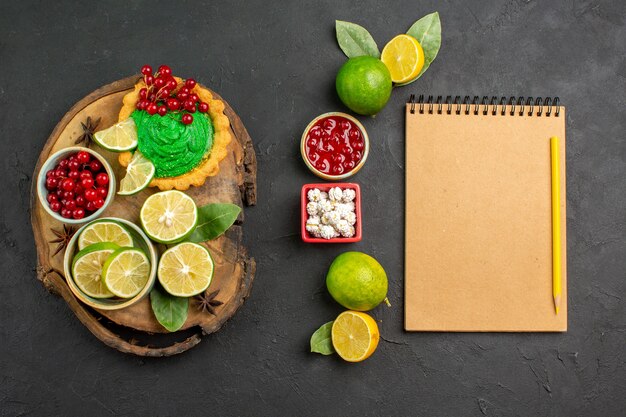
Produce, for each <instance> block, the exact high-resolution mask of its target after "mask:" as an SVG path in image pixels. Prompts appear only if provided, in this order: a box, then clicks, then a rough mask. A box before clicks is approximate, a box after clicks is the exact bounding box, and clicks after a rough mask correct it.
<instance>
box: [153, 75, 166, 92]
mask: <svg viewBox="0 0 626 417" xmlns="http://www.w3.org/2000/svg"><path fill="white" fill-rule="evenodd" d="M153 85H154V88H156V89H159V88H161V87H163V86H164V85H165V80H164V79H163V78H161V77H159V78H157V79H156V80H154V84H153Z"/></svg>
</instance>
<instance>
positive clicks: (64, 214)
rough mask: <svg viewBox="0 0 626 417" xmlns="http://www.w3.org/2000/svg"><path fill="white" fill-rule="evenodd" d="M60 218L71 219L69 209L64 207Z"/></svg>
mask: <svg viewBox="0 0 626 417" xmlns="http://www.w3.org/2000/svg"><path fill="white" fill-rule="evenodd" d="M61 217H64V218H66V219H69V218H70V217H72V210H69V209H66V208H65V207H63V208H62V209H61Z"/></svg>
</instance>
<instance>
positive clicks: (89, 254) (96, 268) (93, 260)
mask: <svg viewBox="0 0 626 417" xmlns="http://www.w3.org/2000/svg"><path fill="white" fill-rule="evenodd" d="M117 249H119V246H118V245H116V244H115V243H110V242H100V243H95V244H93V245H89V246H87V247H86V248H85V249H83V250H81V251H80V252H78V253H77V254H76V255H74V260H73V261H72V278H73V279H74V282H75V283H76V285H77V286H78V288H80V290H81V291H82V292H84V293H85V294H87V295H88V296H90V297H94V298H110V297H113V296H114V294H113V293H112V292H111V291H109V290H108V289H107V288H106V287H105V286H104V283H103V282H102V267H103V265H104V263H105V262H106V260H107V259H108V258H109V256H110V255H111V254H112V253H113V252H115V251H116V250H117Z"/></svg>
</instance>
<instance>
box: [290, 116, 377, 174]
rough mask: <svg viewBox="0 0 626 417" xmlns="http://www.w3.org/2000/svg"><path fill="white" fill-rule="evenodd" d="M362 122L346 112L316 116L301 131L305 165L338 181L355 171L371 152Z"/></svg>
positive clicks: (316, 172)
mask: <svg viewBox="0 0 626 417" xmlns="http://www.w3.org/2000/svg"><path fill="white" fill-rule="evenodd" d="M369 148H370V143H369V137H368V136H367V132H366V131H365V128H364V127H363V125H362V124H361V123H360V122H359V121H358V120H357V119H355V118H354V117H352V116H350V115H349V114H346V113H340V112H330V113H324V114H320V115H319V116H317V117H316V118H315V119H313V120H312V121H311V123H309V125H308V126H307V127H306V129H304V133H302V139H301V142H300V153H301V154H302V159H303V160H304V163H305V164H306V166H307V167H308V168H309V169H310V170H311V172H313V173H314V174H315V175H317V176H318V177H320V178H324V179H325V180H329V181H338V180H343V179H345V178H348V177H350V176H352V175H354V174H356V173H357V172H358V171H359V170H360V169H361V168H362V167H363V164H365V161H366V160H367V155H368V154H369Z"/></svg>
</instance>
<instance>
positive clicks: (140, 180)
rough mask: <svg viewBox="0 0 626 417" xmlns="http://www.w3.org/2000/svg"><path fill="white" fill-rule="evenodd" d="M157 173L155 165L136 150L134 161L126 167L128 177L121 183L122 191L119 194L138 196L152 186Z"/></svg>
mask: <svg viewBox="0 0 626 417" xmlns="http://www.w3.org/2000/svg"><path fill="white" fill-rule="evenodd" d="M155 171H156V168H155V167H154V164H153V163H152V162H150V160H149V159H148V158H146V157H145V156H143V154H142V153H141V152H139V150H136V151H135V153H134V154H133V159H131V160H130V163H129V164H128V166H127V167H126V176H124V178H122V181H120V189H119V191H118V192H117V193H118V194H119V195H133V194H137V193H138V192H139V191H141V190H143V189H144V188H146V187H147V186H148V185H149V184H150V181H152V178H153V177H154V173H155Z"/></svg>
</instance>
